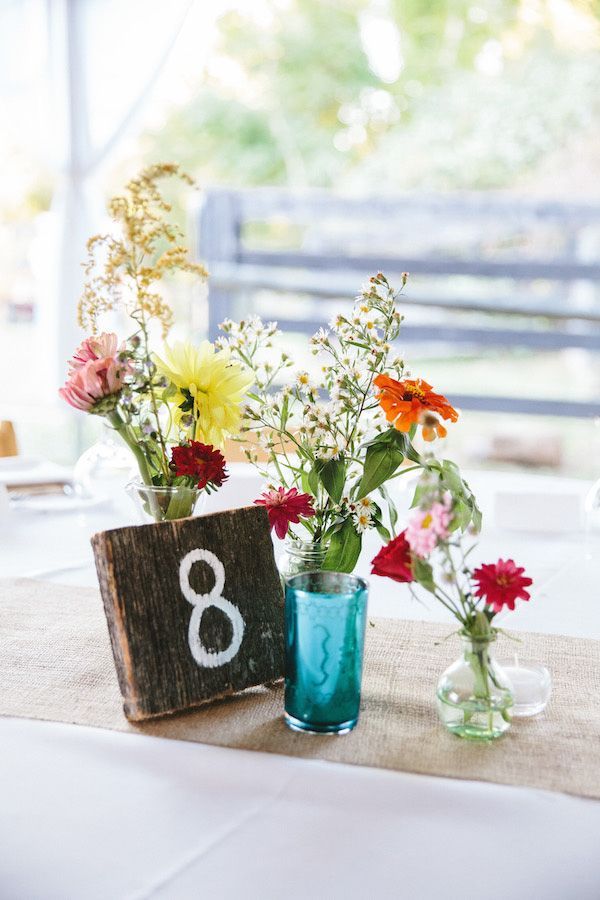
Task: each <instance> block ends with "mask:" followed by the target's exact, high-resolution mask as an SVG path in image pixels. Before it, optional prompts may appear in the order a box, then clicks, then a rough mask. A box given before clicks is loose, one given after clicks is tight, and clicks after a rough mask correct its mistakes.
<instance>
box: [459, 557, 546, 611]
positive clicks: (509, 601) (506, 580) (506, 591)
mask: <svg viewBox="0 0 600 900" xmlns="http://www.w3.org/2000/svg"><path fill="white" fill-rule="evenodd" d="M524 571H525V569H524V568H523V567H522V566H517V565H515V561H514V560H513V559H506V560H504V559H499V560H498V562H497V563H484V564H483V565H482V566H479V568H478V569H475V571H474V572H473V580H474V581H475V582H477V588H476V589H475V596H476V597H485V602H486V603H487V605H488V606H491V607H492V609H493V610H494V612H497V613H498V612H500V610H501V609H502V608H503V607H504V606H508V608H509V609H514V608H515V601H516V600H529V597H530V594H529V591H526V590H525V588H527V587H529V585H531V584H533V581H532V580H531V578H528V577H527V576H523V572H524Z"/></svg>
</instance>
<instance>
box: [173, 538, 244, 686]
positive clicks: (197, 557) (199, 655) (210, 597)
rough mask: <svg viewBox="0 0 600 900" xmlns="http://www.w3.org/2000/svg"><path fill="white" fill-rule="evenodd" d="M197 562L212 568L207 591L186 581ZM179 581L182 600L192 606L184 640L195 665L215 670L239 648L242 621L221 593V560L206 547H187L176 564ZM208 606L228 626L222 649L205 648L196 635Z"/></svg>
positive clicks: (223, 572) (223, 581)
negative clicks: (199, 590) (200, 591)
mask: <svg viewBox="0 0 600 900" xmlns="http://www.w3.org/2000/svg"><path fill="white" fill-rule="evenodd" d="M197 562H205V563H206V564H207V565H209V566H210V568H211V569H212V570H213V573H214V576H215V585H214V587H213V589H212V591H209V592H208V594H198V593H197V592H196V591H195V590H194V589H193V587H192V586H191V584H190V572H191V570H192V566H193V565H194V563H197ZM179 584H180V587H181V591H182V593H183V596H184V597H185V599H186V600H187V601H188V602H189V603H191V604H192V606H193V607H194V609H193V611H192V617H191V619H190V625H189V629H188V642H189V645H190V650H191V651H192V656H193V657H194V659H195V660H196V662H197V663H198V665H199V666H203V667H204V668H207V669H216V668H217V667H218V666H224V665H225V664H226V663H228V662H231V660H232V659H233V658H234V656H235V655H236V654H237V652H238V650H239V649H240V646H241V643H242V639H243V637H244V628H245V625H244V620H243V618H242V616H241V613H240V611H239V609H238V608H237V606H234V605H233V603H230V601H229V600H226V599H225V597H223V596H222V592H223V588H224V587H225V569H224V568H223V563H222V562H221V560H220V559H218V558H217V557H216V556H215V554H214V553H211V552H210V550H191V551H190V552H189V553H188V554H187V555H186V556H184V557H183V559H182V560H181V563H180V565H179ZM209 606H215V607H216V608H217V609H220V610H221V612H222V613H225V615H226V616H227V618H228V619H229V621H230V622H231V627H232V632H233V633H232V636H231V642H230V644H229V646H228V647H226V648H225V649H224V650H207V649H206V647H205V646H204V644H203V643H202V640H201V638H200V623H201V621H202V616H203V614H204V612H205V611H206V610H207V609H208V608H209Z"/></svg>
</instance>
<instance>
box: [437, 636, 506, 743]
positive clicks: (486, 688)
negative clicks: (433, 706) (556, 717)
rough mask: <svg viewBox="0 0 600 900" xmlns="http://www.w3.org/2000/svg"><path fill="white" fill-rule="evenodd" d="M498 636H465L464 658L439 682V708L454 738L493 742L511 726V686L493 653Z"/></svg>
mask: <svg viewBox="0 0 600 900" xmlns="http://www.w3.org/2000/svg"><path fill="white" fill-rule="evenodd" d="M495 640H496V634H495V632H493V631H491V632H489V634H487V635H477V636H472V635H469V634H466V633H464V632H463V633H462V641H463V655H462V657H461V658H460V659H458V660H457V661H456V662H455V663H453V664H452V665H451V666H450V667H449V668H447V669H446V671H445V672H444V674H443V675H442V677H441V678H440V680H439V682H438V686H437V692H436V693H437V708H438V713H439V716H440V719H441V720H442V722H443V723H444V725H445V726H446V728H447V729H448V731H450V732H452V734H456V735H458V736H459V737H462V738H467V739H468V740H472V741H492V740H494V739H495V738H498V737H500V736H501V735H503V734H504V733H505V732H506V731H508V729H509V728H510V725H511V710H512V706H513V693H512V685H511V682H510V680H509V678H508V676H507V675H506V674H505V672H504V670H503V669H502V668H501V667H500V666H499V665H498V663H497V662H496V660H495V659H494V657H493V655H492V653H491V649H490V648H491V644H492V643H493V641H495Z"/></svg>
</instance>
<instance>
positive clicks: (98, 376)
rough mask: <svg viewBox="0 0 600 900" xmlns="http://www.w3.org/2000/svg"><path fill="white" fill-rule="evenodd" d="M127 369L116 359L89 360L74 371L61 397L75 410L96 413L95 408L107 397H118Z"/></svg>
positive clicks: (60, 391) (61, 392)
mask: <svg viewBox="0 0 600 900" xmlns="http://www.w3.org/2000/svg"><path fill="white" fill-rule="evenodd" d="M126 371H127V367H126V366H124V365H123V363H120V362H119V361H118V360H117V359H115V358H114V357H109V356H107V357H105V358H103V359H95V360H92V359H90V360H88V362H86V363H85V364H84V365H83V366H80V367H79V368H76V369H72V370H71V372H70V373H69V377H68V378H67V381H66V383H65V386H64V387H62V388H61V389H60V390H59V392H58V393H59V394H60V396H61V397H62V398H63V400H66V401H67V403H70V404H71V406H74V407H75V409H81V410H83V411H84V412H94V409H93V407H94V406H96V404H97V403H99V401H100V400H103V399H104V398H105V397H110V396H114V397H115V402H116V398H117V395H118V394H119V393H120V391H121V388H122V387H123V376H124V375H125V374H126Z"/></svg>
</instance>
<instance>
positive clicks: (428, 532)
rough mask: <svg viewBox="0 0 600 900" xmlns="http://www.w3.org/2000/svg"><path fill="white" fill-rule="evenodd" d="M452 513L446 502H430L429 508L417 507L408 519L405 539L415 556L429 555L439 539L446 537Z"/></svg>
mask: <svg viewBox="0 0 600 900" xmlns="http://www.w3.org/2000/svg"><path fill="white" fill-rule="evenodd" d="M451 518H452V513H451V511H450V509H449V507H448V505H447V504H446V503H438V502H436V503H432V505H431V507H430V509H418V510H417V511H416V512H415V513H414V514H413V515H412V516H411V518H410V519H409V522H408V525H407V527H406V540H407V542H408V544H409V546H410V549H411V550H412V551H413V553H416V555H417V556H429V554H430V553H431V552H432V551H433V550H434V549H435V547H436V545H437V542H438V541H439V540H446V538H447V537H448V534H449V532H448V526H449V524H450V519H451Z"/></svg>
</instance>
